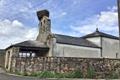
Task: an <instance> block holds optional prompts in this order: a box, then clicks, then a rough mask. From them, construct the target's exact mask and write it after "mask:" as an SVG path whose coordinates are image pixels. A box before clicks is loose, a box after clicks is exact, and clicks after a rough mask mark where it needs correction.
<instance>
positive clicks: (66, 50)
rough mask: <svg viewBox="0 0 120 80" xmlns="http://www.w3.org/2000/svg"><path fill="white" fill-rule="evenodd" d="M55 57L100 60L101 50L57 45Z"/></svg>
mask: <svg viewBox="0 0 120 80" xmlns="http://www.w3.org/2000/svg"><path fill="white" fill-rule="evenodd" d="M53 56H57V57H89V58H98V57H100V48H90V47H82V46H74V45H67V44H60V43H56V45H55V47H54V55H53Z"/></svg>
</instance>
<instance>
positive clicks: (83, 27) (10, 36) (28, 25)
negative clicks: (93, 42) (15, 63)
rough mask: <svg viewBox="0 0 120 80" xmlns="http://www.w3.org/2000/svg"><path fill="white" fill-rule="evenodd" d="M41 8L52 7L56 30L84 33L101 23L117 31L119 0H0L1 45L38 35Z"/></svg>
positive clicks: (51, 15) (112, 32) (51, 11)
mask: <svg viewBox="0 0 120 80" xmlns="http://www.w3.org/2000/svg"><path fill="white" fill-rule="evenodd" d="M42 9H48V10H49V11H50V19H51V20H52V24H51V27H52V32H53V33H58V34H65V35H71V36H82V35H85V34H88V33H91V32H93V31H95V29H96V28H97V27H98V28H99V30H100V31H103V32H106V33H109V34H112V35H118V24H117V23H118V22H117V6H116V0H0V36H1V38H0V44H2V45H1V46H0V48H5V47H7V46H9V45H11V44H14V43H16V42H20V41H24V40H28V39H35V38H36V36H37V34H38V23H39V22H38V19H37V16H36V11H38V10H42ZM3 43H4V44H3Z"/></svg>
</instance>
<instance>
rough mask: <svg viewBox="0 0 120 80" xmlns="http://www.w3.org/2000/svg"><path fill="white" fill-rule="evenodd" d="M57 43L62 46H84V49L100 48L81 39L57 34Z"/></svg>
mask: <svg viewBox="0 0 120 80" xmlns="http://www.w3.org/2000/svg"><path fill="white" fill-rule="evenodd" d="M55 38H56V42H57V43H62V44H70V45H77V46H84V47H93V48H100V47H98V46H97V45H95V44H94V43H92V42H90V41H88V40H86V39H83V38H79V37H72V36H66V35H60V34H55Z"/></svg>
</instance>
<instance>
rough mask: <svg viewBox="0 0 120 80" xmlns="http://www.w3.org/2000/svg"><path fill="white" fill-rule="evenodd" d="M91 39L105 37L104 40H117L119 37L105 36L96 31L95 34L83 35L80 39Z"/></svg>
mask: <svg viewBox="0 0 120 80" xmlns="http://www.w3.org/2000/svg"><path fill="white" fill-rule="evenodd" d="M91 37H106V38H111V39H117V40H119V37H116V36H113V35H110V34H106V33H103V32H100V31H98V30H96V31H95V32H93V33H91V34H88V35H85V36H83V37H82V38H91Z"/></svg>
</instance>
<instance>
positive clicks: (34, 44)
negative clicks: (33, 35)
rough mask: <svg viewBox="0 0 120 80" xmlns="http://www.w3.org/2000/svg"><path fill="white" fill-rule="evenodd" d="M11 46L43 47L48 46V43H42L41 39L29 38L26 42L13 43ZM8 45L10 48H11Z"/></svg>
mask: <svg viewBox="0 0 120 80" xmlns="http://www.w3.org/2000/svg"><path fill="white" fill-rule="evenodd" d="M10 47H38V48H40V47H42V48H48V47H47V46H46V45H44V44H43V43H40V42H39V41H32V40H28V41H24V42H20V43H17V44H13V45H11V46H10ZM10 47H8V48H10Z"/></svg>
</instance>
